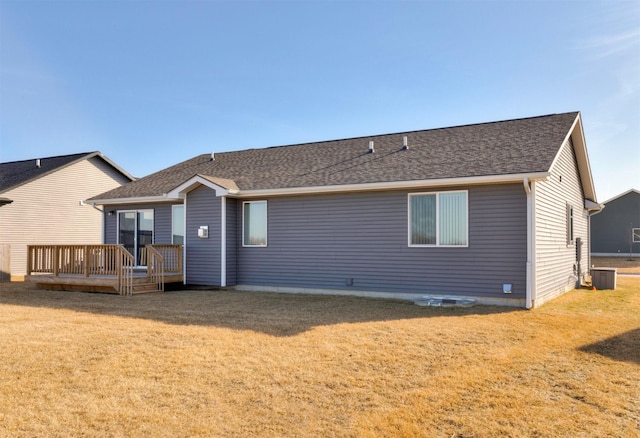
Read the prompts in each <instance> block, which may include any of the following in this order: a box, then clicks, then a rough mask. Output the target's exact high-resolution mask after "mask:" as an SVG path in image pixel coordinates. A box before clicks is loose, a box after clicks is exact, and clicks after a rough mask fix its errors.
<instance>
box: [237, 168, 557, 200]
mask: <svg viewBox="0 0 640 438" xmlns="http://www.w3.org/2000/svg"><path fill="white" fill-rule="evenodd" d="M549 175H550V173H549V172H536V173H519V174H509V175H489V176H470V177H462V178H440V179H430V180H429V179H427V180H415V181H392V182H380V183H367V184H343V185H335V186H315V187H291V188H284V189H268V190H240V191H239V192H236V193H233V192H229V195H230V196H233V197H234V198H253V197H264V196H284V195H305V194H316V193H340V192H363V191H374V190H400V189H418V188H426V187H445V186H469V185H486V184H508V183H520V184H521V183H522V181H523V180H525V179H527V178H528V180H529V181H543V180H546V179H547V178H548V177H549Z"/></svg>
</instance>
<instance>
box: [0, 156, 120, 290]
mask: <svg viewBox="0 0 640 438" xmlns="http://www.w3.org/2000/svg"><path fill="white" fill-rule="evenodd" d="M33 165H34V166H35V165H36V164H35V160H33ZM127 182H129V179H128V178H126V177H125V176H124V175H122V174H121V173H120V172H118V171H116V170H115V169H114V168H113V167H112V166H111V165H109V164H107V163H106V162H105V161H104V160H103V159H102V158H99V157H93V158H91V159H89V160H82V161H79V162H77V163H74V164H71V165H69V166H67V167H63V168H61V169H59V170H57V171H54V172H53V173H50V174H48V175H44V176H42V177H41V178H38V179H36V180H34V181H31V182H28V183H26V184H23V185H21V186H18V187H16V188H14V189H11V190H8V191H6V192H4V193H3V194H2V196H3V197H7V198H9V199H12V200H13V203H11V204H9V205H5V206H3V207H0V243H8V244H10V245H11V274H12V275H13V276H15V277H21V276H24V275H25V274H26V267H27V245H44V244H58V245H72V244H76V245H77V244H99V243H102V212H101V211H100V209H99V208H94V207H93V206H91V205H90V204H81V202H80V201H84V200H86V199H89V198H91V197H92V196H96V195H98V194H100V193H103V192H105V191H107V190H111V189H114V188H116V187H119V186H121V185H122V184H125V183H127Z"/></svg>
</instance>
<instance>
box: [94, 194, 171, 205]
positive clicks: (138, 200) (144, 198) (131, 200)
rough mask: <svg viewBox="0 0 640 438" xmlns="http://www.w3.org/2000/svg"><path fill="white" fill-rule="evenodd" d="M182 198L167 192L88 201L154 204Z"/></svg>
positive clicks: (103, 203)
mask: <svg viewBox="0 0 640 438" xmlns="http://www.w3.org/2000/svg"><path fill="white" fill-rule="evenodd" d="M181 200H182V199H181V198H170V197H168V196H167V195H166V194H164V195H162V196H141V197H137V198H114V199H94V200H92V201H87V203H88V204H92V205H111V204H152V203H156V202H170V201H181Z"/></svg>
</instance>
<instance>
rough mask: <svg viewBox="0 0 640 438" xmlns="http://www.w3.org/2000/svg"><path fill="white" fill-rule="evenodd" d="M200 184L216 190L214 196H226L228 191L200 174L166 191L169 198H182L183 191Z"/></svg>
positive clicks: (185, 191) (186, 191)
mask: <svg viewBox="0 0 640 438" xmlns="http://www.w3.org/2000/svg"><path fill="white" fill-rule="evenodd" d="M201 185H203V186H206V187H209V188H210V189H211V190H213V191H214V192H216V196H227V195H228V194H229V192H230V191H229V190H227V189H225V188H224V187H221V186H219V185H217V184H214V183H212V182H211V181H209V180H208V179H206V178H203V177H201V176H200V175H196V176H194V177H192V178H189V179H188V180H186V181H185V182H183V183H182V184H180V185H179V186H178V187H176V188H175V189H173V190H171V191H170V192H169V193H167V196H168V197H170V198H182V197H183V196H184V195H185V193H189V192H190V191H191V190H193V189H195V188H197V187H198V186H201Z"/></svg>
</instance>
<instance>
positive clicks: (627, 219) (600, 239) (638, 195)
mask: <svg viewBox="0 0 640 438" xmlns="http://www.w3.org/2000/svg"><path fill="white" fill-rule="evenodd" d="M604 206H605V209H604V210H602V212H601V213H599V214H598V215H596V216H594V217H593V219H592V221H591V255H594V256H627V257H628V256H629V255H631V256H633V257H639V256H640V191H638V190H636V189H631V190H628V191H626V192H624V193H621V194H619V195H618V196H614V197H613V198H611V199H609V200H608V201H606V202H604Z"/></svg>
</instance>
